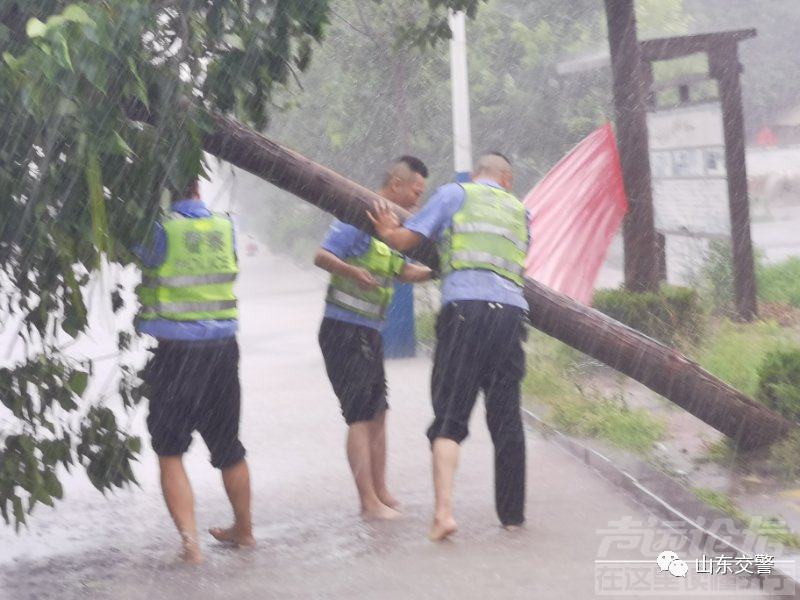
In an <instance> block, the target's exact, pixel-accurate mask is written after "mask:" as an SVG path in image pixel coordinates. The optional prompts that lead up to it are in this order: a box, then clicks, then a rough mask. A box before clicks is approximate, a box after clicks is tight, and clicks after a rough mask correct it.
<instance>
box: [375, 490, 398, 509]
mask: <svg viewBox="0 0 800 600" xmlns="http://www.w3.org/2000/svg"><path fill="white" fill-rule="evenodd" d="M378 500H380V501H381V502H382V503H383V504H385V505H386V506H388V507H389V508H397V507H398V506H400V501H399V500H398V499H397V498H395V497H394V496H392V495H391V494H390V493H389V492H388V491H387V492H382V493H380V494H378Z"/></svg>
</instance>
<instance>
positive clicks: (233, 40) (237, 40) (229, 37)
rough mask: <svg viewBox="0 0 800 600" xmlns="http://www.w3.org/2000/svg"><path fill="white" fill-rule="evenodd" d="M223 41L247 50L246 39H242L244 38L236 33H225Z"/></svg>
mask: <svg viewBox="0 0 800 600" xmlns="http://www.w3.org/2000/svg"><path fill="white" fill-rule="evenodd" d="M222 41H223V42H225V43H226V44H228V46H230V47H231V48H233V49H235V50H241V51H242V52H244V51H245V47H244V41H242V38H241V37H240V36H238V35H236V34H235V33H227V34H225V35H224V36H222Z"/></svg>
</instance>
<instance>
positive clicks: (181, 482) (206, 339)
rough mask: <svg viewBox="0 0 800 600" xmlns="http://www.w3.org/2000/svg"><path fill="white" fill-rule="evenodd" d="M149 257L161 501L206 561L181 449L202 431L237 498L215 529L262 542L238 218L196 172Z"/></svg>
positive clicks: (145, 258) (145, 330) (142, 317)
mask: <svg viewBox="0 0 800 600" xmlns="http://www.w3.org/2000/svg"><path fill="white" fill-rule="evenodd" d="M136 253H137V254H138V256H139V258H140V260H141V262H142V267H143V268H142V284H141V285H140V286H139V288H138V294H139V301H140V303H141V310H140V312H139V315H138V316H137V320H136V328H137V330H138V331H139V333H141V334H145V335H151V336H153V337H155V338H156V339H157V340H158V346H157V347H156V349H155V353H154V355H153V357H152V358H151V359H150V361H149V363H148V365H147V367H146V371H145V372H146V376H145V378H146V381H147V383H148V385H149V388H150V394H149V396H150V412H149V414H148V417H147V427H148V430H149V431H150V435H151V438H152V445H153V450H154V451H155V453H156V454H157V455H158V463H159V466H160V469H161V489H162V491H163V492H164V500H165V501H166V503H167V508H168V509H169V513H170V515H171V516H172V519H173V521H174V522H175V525H176V527H177V528H178V532H179V533H180V535H181V539H182V540H183V554H182V557H183V559H184V560H186V561H187V562H192V563H199V562H201V561H202V554H201V551H200V544H199V541H198V537H197V524H196V522H195V514H194V496H193V494H192V488H191V485H190V484H189V479H188V477H187V475H186V471H185V469H184V467H183V454H184V453H185V452H186V450H187V449H188V448H189V444H190V443H191V441H192V432H193V431H195V430H196V431H198V432H199V433H200V435H201V436H202V437H203V441H205V443H206V445H207V446H208V449H209V451H210V452H211V464H212V465H213V466H214V467H216V468H218V469H220V470H221V471H222V481H223V483H224V485H225V491H226V492H227V493H228V498H229V499H230V502H231V505H232V507H233V517H234V521H233V526H232V527H230V528H227V529H222V528H215V529H211V530H210V533H211V535H213V536H214V537H215V538H217V539H218V540H220V541H222V542H226V543H231V544H237V545H240V546H252V545H253V544H254V543H255V540H254V539H253V531H252V526H251V522H250V473H249V471H248V468H247V462H246V461H245V458H244V455H245V450H244V447H243V446H242V443H241V442H240V441H239V406H240V389H239V346H238V343H237V341H236V332H237V330H238V315H239V313H238V309H237V306H236V296H235V295H234V291H233V284H234V280H235V279H236V274H237V273H238V271H239V269H238V265H237V258H236V252H235V249H234V232H233V224H232V223H231V220H230V219H229V218H228V217H227V216H223V215H216V214H214V213H212V212H210V211H209V210H208V209H207V208H206V206H205V205H204V204H203V202H202V201H201V200H200V195H199V190H198V181H197V180H194V181H192V182H191V184H190V185H189V186H188V187H187V189H186V190H184V192H183V193H182V194H179V195H178V196H177V199H176V201H174V202H173V203H172V205H171V207H170V210H169V211H168V212H167V214H165V215H164V216H163V218H162V219H160V222H159V223H158V224H157V226H156V230H155V235H154V239H153V242H152V244H149V245H148V247H147V248H144V247H141V248H139V249H137V251H136Z"/></svg>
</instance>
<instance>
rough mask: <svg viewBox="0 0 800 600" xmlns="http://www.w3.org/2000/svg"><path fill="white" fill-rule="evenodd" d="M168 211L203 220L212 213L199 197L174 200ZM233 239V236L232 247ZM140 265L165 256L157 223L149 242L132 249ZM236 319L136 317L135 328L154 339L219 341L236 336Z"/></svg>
mask: <svg viewBox="0 0 800 600" xmlns="http://www.w3.org/2000/svg"><path fill="white" fill-rule="evenodd" d="M170 208H171V210H173V211H175V212H177V213H179V214H181V215H183V216H184V217H188V218H190V219H202V218H204V217H210V216H212V212H211V211H210V210H208V208H206V205H205V204H203V202H202V201H201V200H179V201H177V202H173V203H172V206H171V207H170ZM234 236H235V234H234ZM235 246H236V241H235V237H234V247H235ZM133 252H134V254H136V255H137V256H138V257H139V260H141V262H142V265H143V266H145V267H146V268H148V269H155V268H158V267H159V266H161V264H162V263H163V262H164V259H165V258H166V257H167V234H166V232H165V231H164V227H163V226H162V225H161V223H156V229H155V234H154V239H153V243H152V245H150V246H148V247H145V246H143V245H141V244H139V245H137V246H136V247H135V248H134V249H133ZM238 329H239V322H238V321H237V320H236V319H222V320H202V321H173V320H172V319H146V320H145V319H137V321H136V330H137V331H138V332H139V333H141V334H144V335H152V336H153V337H155V338H159V339H167V340H181V341H203V340H218V339H222V338H226V337H230V336H232V335H236V332H237V331H238Z"/></svg>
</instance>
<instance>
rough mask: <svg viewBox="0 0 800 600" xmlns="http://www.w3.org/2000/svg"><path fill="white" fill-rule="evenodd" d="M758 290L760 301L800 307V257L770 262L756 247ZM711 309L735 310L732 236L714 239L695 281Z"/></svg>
mask: <svg viewBox="0 0 800 600" xmlns="http://www.w3.org/2000/svg"><path fill="white" fill-rule="evenodd" d="M753 262H754V266H755V275H756V294H757V297H758V300H759V301H760V302H766V303H770V304H783V305H789V306H794V307H796V308H800V258H797V257H791V258H788V259H787V260H785V261H783V262H781V263H776V264H769V263H766V262H765V261H764V258H763V256H762V254H761V253H760V252H759V251H758V250H755V251H754V255H753ZM692 283H693V285H694V287H696V288H698V289H699V290H700V294H701V296H702V297H703V298H704V299H705V301H706V303H707V304H708V305H709V306H710V307H711V309H712V310H713V311H714V312H715V313H717V314H721V315H729V316H733V315H734V314H735V305H734V303H735V296H734V272H733V253H732V250H731V243H730V240H727V239H726V240H712V241H711V242H710V243H709V245H708V249H707V250H706V252H705V254H704V256H703V259H702V264H701V267H700V269H699V271H698V273H697V275H696V277H695V278H694V281H693V282H692Z"/></svg>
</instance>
